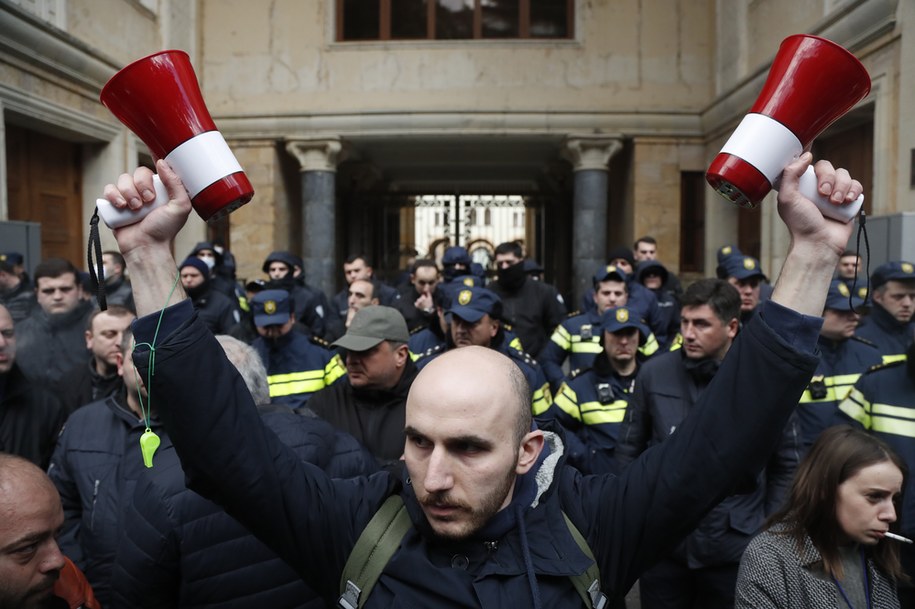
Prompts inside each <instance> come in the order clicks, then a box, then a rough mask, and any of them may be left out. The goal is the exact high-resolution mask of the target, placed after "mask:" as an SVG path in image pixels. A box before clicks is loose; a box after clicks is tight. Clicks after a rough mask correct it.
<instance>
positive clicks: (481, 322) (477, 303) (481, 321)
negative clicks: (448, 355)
mask: <svg viewBox="0 0 915 609" xmlns="http://www.w3.org/2000/svg"><path fill="white" fill-rule="evenodd" d="M447 313H449V314H450V315H451V327H450V333H449V335H448V336H449V338H450V340H449V341H448V345H447V346H446V347H440V348H438V349H433V350H432V351H431V352H427V353H425V354H423V355H422V356H421V357H420V358H419V359H417V360H416V366H417V368H419V369H420V370H422V368H423V367H425V366H426V364H428V363H429V362H431V361H432V360H433V359H435V358H436V357H438V356H439V355H441V354H442V353H444V352H445V351H447V350H448V349H455V348H461V347H467V346H470V345H477V346H481V347H489V348H490V349H495V350H496V351H498V352H500V353H502V354H504V355H507V356H508V357H510V358H511V360H512V361H513V362H515V364H516V365H517V366H518V367H519V368H520V369H521V371H522V372H523V373H524V376H525V378H526V379H527V383H528V386H529V387H530V390H531V407H532V410H533V412H534V414H539V413H542V412H546V410H547V409H548V408H549V407H550V404H551V403H552V401H553V400H552V394H551V392H550V386H549V383H547V381H546V376H544V374H543V370H542V369H541V368H540V365H539V364H537V362H536V360H534V358H532V357H531V356H530V355H528V354H527V353H525V352H524V351H521V350H519V349H516V348H513V347H512V346H511V345H510V342H511V340H510V337H508V336H507V335H506V331H505V328H504V327H503V324H502V300H501V299H500V298H499V296H498V295H497V294H496V293H495V292H493V291H492V290H489V289H487V288H479V287H472V288H466V287H465V288H464V289H460V290H457V291H455V292H454V293H453V294H452V298H451V301H450V306H449V308H448V310H447Z"/></svg>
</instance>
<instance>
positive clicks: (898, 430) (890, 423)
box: [871, 404, 915, 438]
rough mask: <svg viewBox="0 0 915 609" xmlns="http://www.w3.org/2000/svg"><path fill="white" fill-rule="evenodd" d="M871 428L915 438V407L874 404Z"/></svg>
mask: <svg viewBox="0 0 915 609" xmlns="http://www.w3.org/2000/svg"><path fill="white" fill-rule="evenodd" d="M883 415H889V416H883ZM902 419H905V420H902ZM871 429H872V430H873V431H879V432H883V433H889V434H893V435H895V436H905V437H907V438H915V409H913V408H905V407H903V406H890V405H889V404H874V407H873V411H872V415H871Z"/></svg>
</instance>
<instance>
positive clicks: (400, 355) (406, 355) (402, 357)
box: [394, 344, 410, 368]
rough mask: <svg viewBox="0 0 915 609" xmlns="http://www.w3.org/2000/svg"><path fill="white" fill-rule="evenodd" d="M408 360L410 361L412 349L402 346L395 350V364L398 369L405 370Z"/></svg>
mask: <svg viewBox="0 0 915 609" xmlns="http://www.w3.org/2000/svg"><path fill="white" fill-rule="evenodd" d="M408 359H410V348H409V347H408V346H407V345H405V344H404V345H400V346H399V347H397V348H396V349H394V364H395V365H396V366H397V367H398V368H403V367H404V366H405V365H406V363H407V360H408Z"/></svg>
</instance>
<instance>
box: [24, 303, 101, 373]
mask: <svg viewBox="0 0 915 609" xmlns="http://www.w3.org/2000/svg"><path fill="white" fill-rule="evenodd" d="M94 309H95V306H94V305H93V303H91V302H89V301H82V302H80V303H79V304H77V305H76V308H75V309H73V310H72V311H70V312H69V313H58V314H55V315H48V314H47V313H45V310H44V309H42V308H41V307H40V306H37V305H36V306H35V307H34V308H33V309H32V313H31V315H29V316H28V317H27V318H26V319H24V320H22V322H21V323H18V324H16V362H17V363H18V364H19V367H20V368H21V369H22V372H23V373H25V375H26V376H27V377H28V378H29V380H30V381H32V382H33V383H45V384H48V385H50V386H54V385H55V384H57V383H59V382H60V380H61V379H62V378H63V375H64V373H66V372H69V371H70V370H71V369H72V368H73V367H74V366H76V365H77V364H81V363H83V362H85V361H86V357H88V356H89V350H88V349H87V348H86V324H87V322H88V321H89V316H90V315H92V311H93V310H94Z"/></svg>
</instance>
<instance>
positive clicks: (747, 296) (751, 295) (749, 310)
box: [724, 255, 766, 324]
mask: <svg viewBox="0 0 915 609" xmlns="http://www.w3.org/2000/svg"><path fill="white" fill-rule="evenodd" d="M724 271H725V274H726V279H727V280H728V283H730V284H731V285H732V286H734V287H735V288H737V291H738V292H739V293H740V323H742V324H745V323H747V322H748V321H750V318H751V317H753V314H754V313H756V310H757V309H758V308H759V302H760V284H761V283H762V282H764V281H766V275H765V273H763V272H762V268H761V267H760V265H759V260H757V259H756V258H754V257H752V256H742V255H735V256H730V257H728V258H727V259H726V260H725V261H724Z"/></svg>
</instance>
